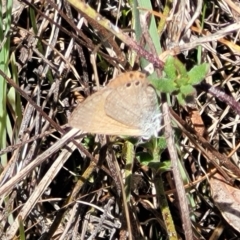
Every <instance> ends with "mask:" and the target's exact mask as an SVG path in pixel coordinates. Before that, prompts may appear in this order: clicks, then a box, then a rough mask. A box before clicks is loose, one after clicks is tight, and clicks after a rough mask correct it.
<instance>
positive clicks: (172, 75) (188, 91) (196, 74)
mask: <svg viewBox="0 0 240 240" xmlns="http://www.w3.org/2000/svg"><path fill="white" fill-rule="evenodd" d="M208 69H209V65H208V64H207V63H203V64H201V65H198V66H195V67H193V68H192V69H191V70H190V71H189V72H188V71H187V70H186V68H185V66H184V65H183V64H182V63H181V62H180V61H179V60H178V59H177V58H174V57H172V56H169V57H168V59H167V61H166V63H165V66H164V72H165V74H166V76H165V77H163V78H161V79H157V80H156V79H155V80H150V81H151V83H152V85H153V86H154V87H155V88H156V89H157V90H158V91H160V92H163V93H169V94H170V93H171V94H174V95H176V97H177V99H178V102H179V104H181V105H185V104H186V100H187V98H188V97H190V96H194V95H195V92H196V90H195V88H194V85H196V84H199V83H200V82H201V81H202V80H203V79H204V77H205V76H206V74H207V72H208Z"/></svg>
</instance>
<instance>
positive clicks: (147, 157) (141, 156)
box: [136, 152, 153, 166]
mask: <svg viewBox="0 0 240 240" xmlns="http://www.w3.org/2000/svg"><path fill="white" fill-rule="evenodd" d="M136 156H137V158H138V160H139V162H140V163H141V164H143V165H146V166H147V165H148V164H149V163H150V162H151V161H152V160H153V157H152V155H151V154H150V153H148V152H140V153H137V154H136Z"/></svg>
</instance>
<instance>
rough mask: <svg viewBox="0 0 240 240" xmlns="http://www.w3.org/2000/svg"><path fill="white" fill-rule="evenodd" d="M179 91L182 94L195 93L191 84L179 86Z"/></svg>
mask: <svg viewBox="0 0 240 240" xmlns="http://www.w3.org/2000/svg"><path fill="white" fill-rule="evenodd" d="M180 92H181V93H182V95H183V96H188V95H193V94H195V93H196V90H195V88H194V87H193V86H192V85H185V86H181V87H180Z"/></svg>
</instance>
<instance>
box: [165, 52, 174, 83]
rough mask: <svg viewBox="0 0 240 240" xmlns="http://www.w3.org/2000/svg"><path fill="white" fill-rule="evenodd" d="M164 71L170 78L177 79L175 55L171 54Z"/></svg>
mask: <svg viewBox="0 0 240 240" xmlns="http://www.w3.org/2000/svg"><path fill="white" fill-rule="evenodd" d="M164 72H165V73H166V75H167V77H168V78H170V79H176V77H177V71H176V66H175V64H174V57H173V56H169V57H168V58H167V60H166V62H165V65H164Z"/></svg>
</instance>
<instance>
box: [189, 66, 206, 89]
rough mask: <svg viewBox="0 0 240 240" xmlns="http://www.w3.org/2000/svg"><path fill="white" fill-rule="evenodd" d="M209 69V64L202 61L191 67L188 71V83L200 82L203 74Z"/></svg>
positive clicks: (203, 76)
mask: <svg viewBox="0 0 240 240" xmlns="http://www.w3.org/2000/svg"><path fill="white" fill-rule="evenodd" d="M208 70H209V64H207V63H203V64H201V65H199V66H195V67H193V68H192V69H191V70H190V71H189V72H188V76H189V84H192V85H196V84H198V83H200V82H201V81H202V80H203V79H204V78H205V76H206V75H207V73H208Z"/></svg>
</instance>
